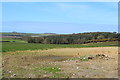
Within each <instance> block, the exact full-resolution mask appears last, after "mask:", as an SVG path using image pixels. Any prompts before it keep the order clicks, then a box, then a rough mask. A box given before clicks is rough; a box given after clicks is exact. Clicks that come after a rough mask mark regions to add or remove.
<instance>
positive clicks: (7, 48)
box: [2, 41, 118, 52]
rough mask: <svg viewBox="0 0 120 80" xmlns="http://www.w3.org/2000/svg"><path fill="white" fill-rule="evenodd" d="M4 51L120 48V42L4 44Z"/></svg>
mask: <svg viewBox="0 0 120 80" xmlns="http://www.w3.org/2000/svg"><path fill="white" fill-rule="evenodd" d="M2 45H3V46H2V51H3V52H9V51H21V50H45V49H52V48H82V47H109V46H118V42H117V41H116V42H115V41H113V42H102V43H89V44H34V43H25V42H24V41H20V42H3V43H2Z"/></svg>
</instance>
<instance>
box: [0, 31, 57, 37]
mask: <svg viewBox="0 0 120 80" xmlns="http://www.w3.org/2000/svg"><path fill="white" fill-rule="evenodd" d="M0 34H1V36H0V37H3V38H22V37H25V36H30V37H41V36H49V35H57V34H55V33H41V34H38V33H37V34H36V33H19V32H1V33H0Z"/></svg>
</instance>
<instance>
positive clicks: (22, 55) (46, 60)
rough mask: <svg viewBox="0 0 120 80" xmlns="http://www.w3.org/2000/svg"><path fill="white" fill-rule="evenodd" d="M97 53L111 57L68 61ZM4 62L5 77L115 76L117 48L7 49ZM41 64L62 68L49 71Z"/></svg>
mask: <svg viewBox="0 0 120 80" xmlns="http://www.w3.org/2000/svg"><path fill="white" fill-rule="evenodd" d="M96 54H105V55H108V56H109V58H110V59H108V60H105V59H93V60H89V61H83V62H81V61H80V60H68V59H70V58H73V57H74V58H75V57H79V56H88V55H96ZM3 62H4V63H3V72H4V77H18V78H27V77H33V78H43V77H71V78H78V77H79V78H81V77H85V78H95V77H97V78H115V77H117V75H118V74H117V71H118V68H117V66H118V64H117V63H118V47H96V48H60V49H49V50H34V51H16V52H6V53H4V55H3ZM40 67H60V69H61V71H60V72H58V73H49V72H47V71H45V70H41V68H40ZM36 69H40V70H36ZM46 69H49V68H46ZM9 71H12V73H10V74H9V73H8V72H9ZM13 74H16V76H12V75H13Z"/></svg>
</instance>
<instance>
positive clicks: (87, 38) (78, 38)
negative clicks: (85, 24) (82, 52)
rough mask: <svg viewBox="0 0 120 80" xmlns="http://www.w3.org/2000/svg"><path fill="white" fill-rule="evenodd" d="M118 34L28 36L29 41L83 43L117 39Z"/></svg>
mask: <svg viewBox="0 0 120 80" xmlns="http://www.w3.org/2000/svg"><path fill="white" fill-rule="evenodd" d="M119 38H120V34H119V33H116V32H87V33H77V34H75V33H74V34H67V35H66V34H59V35H50V36H41V37H36V38H33V37H29V38H28V39H27V40H28V42H29V43H45V44H84V43H91V42H106V41H118V40H119Z"/></svg>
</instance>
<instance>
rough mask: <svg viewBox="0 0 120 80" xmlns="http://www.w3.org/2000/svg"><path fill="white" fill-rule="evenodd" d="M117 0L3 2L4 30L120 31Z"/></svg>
mask: <svg viewBox="0 0 120 80" xmlns="http://www.w3.org/2000/svg"><path fill="white" fill-rule="evenodd" d="M117 4H118V3H117V2H3V3H2V16H3V17H2V19H3V20H2V21H3V27H2V31H3V32H13V31H16V32H25V33H58V34H69V33H81V32H117V31H118V26H117V24H118V5H117Z"/></svg>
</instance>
